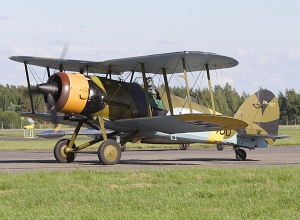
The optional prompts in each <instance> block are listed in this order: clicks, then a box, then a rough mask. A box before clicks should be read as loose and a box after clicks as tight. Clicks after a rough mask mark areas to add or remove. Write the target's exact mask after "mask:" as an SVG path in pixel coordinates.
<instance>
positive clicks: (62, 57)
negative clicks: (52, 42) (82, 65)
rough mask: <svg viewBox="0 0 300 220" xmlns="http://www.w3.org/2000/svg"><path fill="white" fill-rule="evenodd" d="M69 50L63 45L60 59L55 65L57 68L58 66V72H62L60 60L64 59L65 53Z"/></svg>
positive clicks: (67, 46)
mask: <svg viewBox="0 0 300 220" xmlns="http://www.w3.org/2000/svg"><path fill="white" fill-rule="evenodd" d="M68 50H69V45H68V44H67V43H65V46H64V48H63V50H62V52H61V54H60V58H59V60H58V63H57V66H58V69H59V71H61V72H62V71H63V66H62V60H63V59H64V58H65V56H66V54H67V52H68Z"/></svg>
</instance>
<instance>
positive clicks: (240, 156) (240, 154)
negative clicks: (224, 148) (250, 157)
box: [234, 148, 247, 161]
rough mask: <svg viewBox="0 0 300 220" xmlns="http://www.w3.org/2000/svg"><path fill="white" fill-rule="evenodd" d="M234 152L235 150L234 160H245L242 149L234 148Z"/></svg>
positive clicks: (244, 152)
mask: <svg viewBox="0 0 300 220" xmlns="http://www.w3.org/2000/svg"><path fill="white" fill-rule="evenodd" d="M234 150H235V158H236V159H237V160H238V161H244V160H246V157H247V154H246V151H244V150H243V149H240V148H235V149H234Z"/></svg>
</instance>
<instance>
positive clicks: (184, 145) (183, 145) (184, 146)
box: [179, 144, 190, 150]
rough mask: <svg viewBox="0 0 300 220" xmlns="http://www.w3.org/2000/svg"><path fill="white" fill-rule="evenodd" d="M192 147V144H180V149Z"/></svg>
mask: <svg viewBox="0 0 300 220" xmlns="http://www.w3.org/2000/svg"><path fill="white" fill-rule="evenodd" d="M189 147H190V144H179V148H180V150H187V149H188V148H189Z"/></svg>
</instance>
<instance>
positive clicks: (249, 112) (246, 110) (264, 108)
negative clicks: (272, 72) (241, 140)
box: [234, 90, 279, 145]
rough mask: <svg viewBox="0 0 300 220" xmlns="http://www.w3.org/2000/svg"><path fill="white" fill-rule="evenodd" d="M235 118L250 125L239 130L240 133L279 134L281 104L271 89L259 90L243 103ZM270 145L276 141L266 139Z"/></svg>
mask: <svg viewBox="0 0 300 220" xmlns="http://www.w3.org/2000/svg"><path fill="white" fill-rule="evenodd" d="M234 118H236V119H240V120H243V121H245V122H246V123H247V124H248V127H246V128H245V129H241V130H238V131H237V133H240V134H254V135H255V134H258V135H259V134H261V135H263V134H265V135H274V136H276V135H278V128H279V104H278V100H277V98H276V97H275V95H274V94H273V93H272V92H271V91H269V90H259V91H258V92H256V93H254V94H253V95H251V96H250V97H249V98H248V99H246V101H245V102H244V103H243V104H242V105H241V107H240V108H239V110H238V111H237V112H236V114H235V116H234ZM265 140H266V141H267V142H268V144H269V145H272V144H273V143H274V141H273V140H272V139H265Z"/></svg>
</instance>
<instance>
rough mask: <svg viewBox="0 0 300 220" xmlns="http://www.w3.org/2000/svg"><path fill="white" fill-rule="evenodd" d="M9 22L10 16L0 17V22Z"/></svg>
mask: <svg viewBox="0 0 300 220" xmlns="http://www.w3.org/2000/svg"><path fill="white" fill-rule="evenodd" d="M4 20H9V16H7V15H0V21H4Z"/></svg>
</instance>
